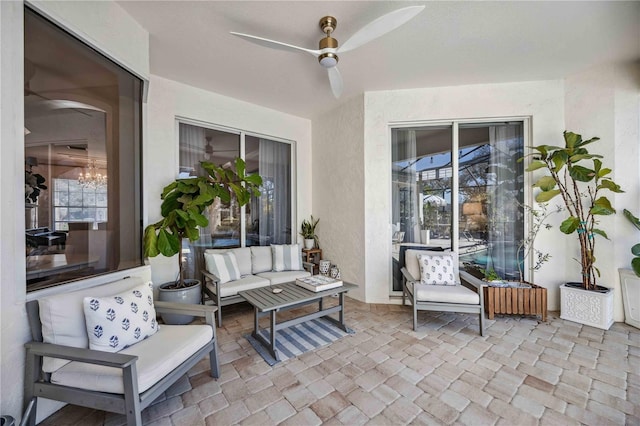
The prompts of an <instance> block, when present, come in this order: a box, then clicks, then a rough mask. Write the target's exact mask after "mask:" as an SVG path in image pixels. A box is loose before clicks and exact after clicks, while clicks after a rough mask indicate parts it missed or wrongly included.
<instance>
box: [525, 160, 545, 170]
mask: <svg viewBox="0 0 640 426" xmlns="http://www.w3.org/2000/svg"><path fill="white" fill-rule="evenodd" d="M545 167H547V163H545V162H544V161H540V160H534V161H532V162H531V164H529V167H527V168H526V169H525V171H526V172H532V171H534V170H538V169H542V168H545Z"/></svg>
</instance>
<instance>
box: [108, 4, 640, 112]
mask: <svg viewBox="0 0 640 426" xmlns="http://www.w3.org/2000/svg"><path fill="white" fill-rule="evenodd" d="M119 4H120V5H121V6H122V7H123V8H124V9H125V10H126V11H127V12H128V13H129V14H131V15H132V16H133V17H134V19H136V20H137V21H138V22H139V23H140V24H141V25H142V26H143V27H144V28H146V29H147V31H149V34H150V45H151V47H150V48H151V73H152V74H154V75H158V76H161V77H165V78H169V79H172V80H177V81H180V82H183V83H186V84H189V85H192V86H196V87H200V88H202V89H206V90H209V91H212V92H216V93H219V94H222V95H226V96H230V97H233V98H236V99H240V100H243V101H247V102H251V103H254V104H258V105H262V106H265V107H269V108H273V109H276V110H279V111H283V112H287V113H290V114H293V115H296V116H300V117H306V118H312V117H314V116H315V115H317V114H319V113H322V112H324V111H327V110H330V109H332V108H334V107H336V106H337V105H339V104H340V103H341V102H344V101H345V100H348V99H349V98H352V97H353V96H356V95H358V94H361V93H363V92H365V91H375V90H395V89H409V88H420V87H437V86H454V85H464V84H475V83H495V82H513V81H530V80H545V79H558V78H564V77H565V76H567V75H570V74H572V73H575V72H578V71H581V70H583V69H586V68H589V67H591V66H595V65H600V64H603V63H607V62H613V61H638V60H640V2H610V1H601V2H598V1H593V2H475V1H474V2H396V1H377V2H369V1H339V2H322V1H306V2H273V1H256V2H245V1H196V2H193V1H182V0H181V1H154V2H149V1H120V2H119ZM416 4H425V5H426V8H425V10H424V11H423V12H422V13H420V14H419V15H418V16H417V17H416V18H414V19H413V20H411V21H409V23H407V24H406V25H404V26H402V27H400V28H398V29H397V30H395V31H393V32H391V33H389V34H387V35H384V36H383V37H381V38H379V39H376V40H374V41H373V42H371V43H369V44H367V45H365V46H362V47H360V48H358V49H356V50H353V51H350V52H346V53H344V54H343V55H341V57H340V62H339V65H338V67H339V69H340V71H341V73H342V76H343V79H344V87H345V89H344V93H343V94H342V97H341V98H340V99H338V100H337V99H335V98H334V97H333V95H332V94H331V90H330V87H329V82H328V79H327V75H326V71H325V70H324V69H323V68H322V67H321V66H320V65H319V64H318V63H317V60H316V59H315V58H314V57H312V56H311V55H307V54H305V53H302V52H301V53H291V52H285V51H281V50H273V49H268V48H265V47H261V46H258V45H256V44H253V43H249V42H247V41H245V40H242V39H239V38H237V37H234V36H232V35H230V34H229V31H236V32H241V33H248V34H252V35H256V36H260V37H265V38H269V39H274V40H278V41H281V42H285V43H289V44H294V45H297V46H301V47H306V48H310V49H317V44H318V41H319V40H320V38H322V36H323V33H322V32H321V31H320V28H319V26H318V21H319V19H320V18H321V17H323V16H325V15H332V16H335V17H336V18H337V20H338V26H337V29H336V31H335V32H334V34H333V37H335V38H336V39H338V41H339V42H340V43H344V42H345V41H346V40H347V39H348V38H349V37H350V36H351V35H352V34H353V33H354V32H355V31H357V30H358V29H360V28H361V27H362V26H364V25H366V24H367V23H369V22H370V21H372V20H374V19H375V18H377V17H378V16H380V15H383V14H385V13H388V12H390V11H392V10H395V9H398V8H400V7H405V6H408V5H416Z"/></svg>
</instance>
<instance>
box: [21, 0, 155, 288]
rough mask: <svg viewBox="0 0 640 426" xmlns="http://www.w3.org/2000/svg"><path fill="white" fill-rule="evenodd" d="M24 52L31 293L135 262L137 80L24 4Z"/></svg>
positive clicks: (137, 258) (138, 257)
mask: <svg viewBox="0 0 640 426" xmlns="http://www.w3.org/2000/svg"><path fill="white" fill-rule="evenodd" d="M24 57H25V61H24V72H25V90H24V105H25V131H24V132H25V228H26V249H27V251H26V255H27V270H26V277H27V289H28V291H32V290H36V289H40V288H45V287H48V286H52V285H56V284H59V283H64V282H67V281H70V280H76V279H79V278H83V277H87V276H92V275H97V274H102V273H107V272H111V271H116V270H122V269H127V268H132V267H136V266H139V265H141V264H142V256H141V254H142V250H141V244H142V238H141V207H140V206H141V203H140V198H141V197H140V185H139V182H140V180H141V179H140V171H141V168H140V121H141V120H140V112H141V104H140V99H141V89H142V82H141V81H140V79H138V78H136V77H134V76H133V75H131V74H129V73H128V72H126V71H124V70H123V69H122V68H120V67H118V66H117V65H115V64H114V63H112V62H111V61H109V60H108V59H106V58H104V57H103V56H101V55H100V54H98V53H97V52H95V51H94V50H93V49H91V48H90V47H88V46H86V45H84V44H83V43H81V42H80V41H78V40H77V39H75V38H74V37H72V36H70V35H69V34H67V33H66V32H64V31H63V30H61V29H59V28H57V27H56V26H55V25H53V24H52V23H50V22H48V21H47V20H45V19H44V18H42V17H41V16H39V15H38V14H36V13H35V12H33V11H31V10H30V9H28V8H26V9H25V55H24ZM61 58H64V60H61Z"/></svg>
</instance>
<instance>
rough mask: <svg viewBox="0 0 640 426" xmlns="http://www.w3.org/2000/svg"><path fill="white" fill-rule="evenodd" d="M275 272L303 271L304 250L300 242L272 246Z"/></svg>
mask: <svg viewBox="0 0 640 426" xmlns="http://www.w3.org/2000/svg"><path fill="white" fill-rule="evenodd" d="M271 256H272V258H273V272H282V271H302V270H303V267H302V251H301V250H300V246H299V245H298V244H282V245H272V246H271Z"/></svg>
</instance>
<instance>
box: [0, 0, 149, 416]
mask: <svg viewBox="0 0 640 426" xmlns="http://www.w3.org/2000/svg"><path fill="white" fill-rule="evenodd" d="M34 6H35V8H36V9H37V10H39V11H40V12H41V13H44V14H45V15H46V16H49V17H50V18H51V19H53V20H54V21H57V22H59V23H60V24H62V25H63V26H64V27H65V29H66V30H67V31H70V32H72V33H74V34H76V35H77V36H79V37H80V38H81V39H83V40H85V41H87V42H89V43H99V44H94V47H96V48H97V49H98V50H100V51H103V52H105V53H107V54H108V55H109V56H110V57H111V58H112V59H115V60H117V61H118V62H120V63H122V64H123V65H125V66H126V67H127V68H129V69H130V70H131V71H133V72H135V73H136V74H137V75H138V76H141V77H146V76H147V75H148V73H149V44H148V35H147V33H146V31H145V30H144V29H143V28H142V27H141V26H140V25H138V24H137V23H136V22H135V21H134V20H133V19H132V18H131V17H130V16H129V15H128V14H126V13H125V12H124V11H123V10H122V9H121V8H120V6H118V5H117V4H115V3H112V2H100V3H91V4H89V3H76V2H36V3H34ZM23 15H24V13H23V3H22V2H19V1H6V2H5V1H3V2H0V46H1V49H0V81H1V85H0V102H1V104H0V105H1V108H0V161H1V167H0V198H1V199H2V200H3V208H2V211H0V241H1V242H2V255H1V256H0V296H1V297H0V299H1V302H0V307H1V312H0V322H1V324H0V331H1V333H2V337H1V339H2V340H1V343H2V344H1V348H0V357H1V361H2V362H1V366H0V389H1V391H0V392H1V393H2V394H1V395H0V413H2V414H6V415H11V416H13V417H15V418H17V419H19V418H20V416H21V413H22V395H23V392H22V389H23V378H24V350H23V344H24V343H25V342H27V341H28V340H30V333H29V329H28V323H27V319H26V313H25V307H24V306H25V297H26V278H25V272H24V271H25V258H24V256H22V255H20V254H21V253H24V252H25V239H24V225H25V224H24V214H21V213H20V211H21V208H22V206H23V203H24V182H23V173H24V172H23V170H24V135H23V132H24V130H23V129H24V102H23V87H24V76H23V58H24V43H23V34H24V28H23ZM56 407H57V405H54V404H50V403H43V404H42V405H41V407H40V408H39V409H38V419H42V418H43V417H44V416H46V415H48V414H50V413H51V412H52V410H54V409H55V408H56Z"/></svg>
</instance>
